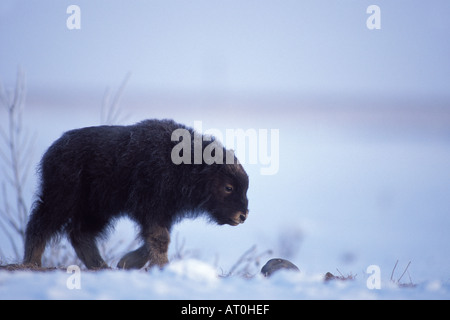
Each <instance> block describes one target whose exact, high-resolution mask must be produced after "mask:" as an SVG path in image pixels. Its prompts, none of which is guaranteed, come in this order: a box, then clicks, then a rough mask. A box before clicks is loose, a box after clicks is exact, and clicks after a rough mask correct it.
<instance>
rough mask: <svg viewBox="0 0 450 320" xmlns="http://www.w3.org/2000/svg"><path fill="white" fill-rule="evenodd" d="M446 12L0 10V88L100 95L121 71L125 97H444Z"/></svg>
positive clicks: (292, 4)
mask: <svg viewBox="0 0 450 320" xmlns="http://www.w3.org/2000/svg"><path fill="white" fill-rule="evenodd" d="M70 4H77V5H79V6H80V8H81V30H72V31H70V30H68V29H67V28H66V19H67V18H68V16H69V15H68V14H67V13H66V9H67V7H68V6H69V5H70ZM371 4H377V5H378V6H379V7H380V8H381V30H372V31H371V30H368V29H367V27H366V19H367V18H368V17H369V15H368V14H367V13H366V9H367V7H368V6H369V5H371ZM449 14H450V1H437V0H433V1H391V0H389V1H385V0H370V1H353V0H345V1H338V0H325V1H316V0H308V1H298V0H296V1H286V0H284V1H267V0H258V1H256V0H252V1H248V0H245V1H243V0H239V1H236V0H230V1H215V0H201V1H199V0H193V1H181V0H177V1H174V0H164V1H162V0H161V1H148V0H146V1H143V0H135V1H124V0H120V1H117V0H115V1H99V0H89V1H75V0H71V1H54V0H53V1H50V0H39V1H34V0H26V1H25V0H23V1H22V0H16V1H11V0H2V1H1V4H0V80H1V81H2V82H3V83H4V84H6V85H12V84H14V79H15V76H16V70H17V67H18V66H21V67H22V68H23V69H24V71H25V72H26V75H27V83H28V87H31V88H33V87H39V88H41V87H44V88H53V87H58V88H61V87H64V88H72V89H80V88H89V89H93V88H94V89H96V88H99V89H100V90H103V89H104V88H105V86H108V85H111V84H118V83H120V81H121V80H122V79H123V78H124V76H125V74H126V73H127V72H129V71H131V72H132V77H131V79H130V82H129V84H128V90H133V89H139V90H159V89H165V90H184V91H186V90H188V91H196V92H198V91H200V92H202V91H219V92H220V91H224V92H248V91H250V92H254V93H255V92H256V93H258V92H275V93H280V92H281V93H293V94H302V93H309V92H313V93H322V92H331V93H346V94H348V93H351V94H352V93H356V94H359V93H362V94H401V95H409V94H424V95H446V94H448V93H449V91H450V90H449V89H450V88H449V87H450V19H448V15H449Z"/></svg>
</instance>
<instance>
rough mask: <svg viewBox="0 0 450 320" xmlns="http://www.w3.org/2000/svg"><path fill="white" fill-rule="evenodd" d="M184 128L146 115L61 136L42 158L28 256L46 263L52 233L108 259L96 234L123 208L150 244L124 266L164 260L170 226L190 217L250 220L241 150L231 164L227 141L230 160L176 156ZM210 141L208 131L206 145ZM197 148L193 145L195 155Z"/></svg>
mask: <svg viewBox="0 0 450 320" xmlns="http://www.w3.org/2000/svg"><path fill="white" fill-rule="evenodd" d="M180 128H181V129H186V130H188V131H189V132H190V133H191V134H192V136H194V131H193V130H192V129H190V128H187V127H185V126H183V125H181V124H178V123H175V122H174V121H172V120H146V121H143V122H140V123H138V124H136V125H131V126H99V127H89V128H82V129H77V130H72V131H69V132H67V133H65V134H64V135H63V136H62V137H61V138H59V139H58V140H57V141H55V142H54V143H53V145H52V146H51V147H50V148H49V149H48V150H47V152H46V153H45V154H44V156H43V158H42V161H41V166H40V174H41V186H40V190H39V193H38V199H37V200H36V201H35V203H34V205H33V209H32V213H31V216H30V220H29V222H28V225H27V230H26V241H25V255H24V263H27V264H34V265H37V266H40V265H41V257H42V254H43V252H44V250H45V247H46V244H47V243H48V241H49V240H50V239H51V238H53V237H54V236H56V235H58V234H66V235H67V236H68V238H69V239H70V242H71V244H72V246H73V247H74V249H75V252H76V253H77V255H78V257H79V258H80V259H81V261H83V263H84V264H85V265H86V266H87V267H88V268H90V269H95V268H104V267H107V265H106V263H105V262H104V260H103V259H102V257H101V256H100V253H99V251H98V248H97V244H96V240H97V239H98V238H99V237H100V236H102V235H105V234H106V231H107V230H108V227H109V226H111V224H112V222H113V221H114V219H116V218H118V217H121V216H128V217H129V218H131V219H132V220H134V221H135V222H136V223H137V224H138V225H139V227H140V237H141V239H142V241H143V244H142V246H141V247H139V248H138V249H137V250H135V251H132V252H130V253H128V254H126V255H125V256H124V257H123V258H122V259H121V260H120V262H119V263H118V267H120V268H141V267H143V266H144V265H145V264H146V263H147V262H150V266H152V265H158V266H160V267H162V266H164V265H165V264H166V263H167V262H168V258H167V250H168V246H169V241H170V230H171V227H172V225H173V224H174V223H175V222H177V221H179V220H180V219H182V218H184V217H187V216H188V217H196V216H198V215H199V214H203V213H206V214H208V215H209V216H210V218H211V219H212V220H213V221H215V222H217V223H218V224H229V225H237V224H239V223H243V222H244V221H245V219H246V218H247V214H248V208H247V206H248V200H247V196H246V193H247V189H248V176H247V174H246V173H245V171H244V169H243V168H242V166H241V165H240V164H239V163H238V161H237V159H236V158H235V157H234V155H233V157H232V159H234V163H232V164H225V157H226V154H227V153H228V154H229V152H230V151H226V150H225V149H223V158H224V162H223V163H224V164H217V163H213V164H207V163H205V162H202V163H201V164H184V163H182V164H178V165H176V164H174V163H173V162H172V159H171V152H172V149H173V148H174V146H175V145H177V144H178V143H179V142H178V141H172V139H171V135H172V132H174V130H176V129H180ZM193 140H194V139H193ZM210 143H211V141H210V140H206V139H205V141H203V142H202V150H204V149H205V147H207V146H208V145H209V144H210ZM193 144H194V142H193V141H192V145H193ZM221 148H223V147H222V146H221ZM193 153H194V148H192V155H191V156H192V159H194V154H193ZM192 163H194V162H192Z"/></svg>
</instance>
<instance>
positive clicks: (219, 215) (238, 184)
mask: <svg viewBox="0 0 450 320" xmlns="http://www.w3.org/2000/svg"><path fill="white" fill-rule="evenodd" d="M214 166H215V168H214V169H216V170H212V172H211V176H210V177H209V183H208V184H207V190H206V193H207V199H208V200H207V201H206V202H205V204H204V208H205V209H206V211H207V212H208V213H209V215H210V217H211V218H212V219H213V220H214V221H215V222H217V223H218V224H219V225H223V224H229V225H232V226H237V225H238V224H241V223H244V221H245V220H246V219H247V216H248V199H247V189H248V183H249V181H248V175H247V173H246V172H245V170H244V168H243V167H242V166H241V164H239V163H234V164H225V163H224V164H220V165H214ZM211 169H213V168H211Z"/></svg>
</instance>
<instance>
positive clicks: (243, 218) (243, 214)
mask: <svg viewBox="0 0 450 320" xmlns="http://www.w3.org/2000/svg"><path fill="white" fill-rule="evenodd" d="M247 216H248V210H247V211H245V213H241V215H240V216H239V219H240V220H241V223H242V222H244V221H245V220H246V219H247Z"/></svg>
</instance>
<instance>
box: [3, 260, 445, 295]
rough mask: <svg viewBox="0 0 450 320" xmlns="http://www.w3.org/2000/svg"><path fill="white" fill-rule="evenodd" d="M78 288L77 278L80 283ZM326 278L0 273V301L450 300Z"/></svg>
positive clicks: (209, 271) (172, 269)
mask: <svg viewBox="0 0 450 320" xmlns="http://www.w3.org/2000/svg"><path fill="white" fill-rule="evenodd" d="M78 276H79V278H77V281H78V284H79V286H78V288H77V286H76V285H74V284H76V281H75V277H78ZM323 276H324V275H322V274H305V273H295V272H289V271H281V272H277V273H276V274H274V275H273V276H272V277H271V278H264V277H262V276H260V275H257V276H256V277H254V278H251V279H243V278H240V277H237V276H236V277H235V276H231V277H227V278H222V277H219V276H218V272H217V270H215V268H214V267H212V266H211V265H209V264H206V263H204V262H202V261H199V260H193V259H188V260H182V261H176V262H174V263H172V264H171V265H169V266H168V267H167V268H165V269H164V270H162V271H160V270H151V271H148V272H146V271H142V270H141V271H120V270H105V271H97V272H91V271H84V270H81V271H80V273H79V274H77V273H72V272H71V273H66V272H64V271H50V272H32V271H15V272H9V271H1V272H0V299H194V300H211V299H212V300H214V299H233V300H234V299H449V298H450V285H449V283H448V282H447V283H446V282H443V281H439V280H435V281H427V282H424V283H419V284H417V285H416V286H415V287H407V288H400V287H398V286H397V285H395V284H394V283H392V282H390V281H383V280H384V279H382V281H381V289H369V288H368V286H367V283H366V282H367V278H364V277H359V276H357V277H356V278H355V279H354V280H351V281H337V280H335V281H330V282H327V283H325V282H324V281H323Z"/></svg>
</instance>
